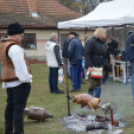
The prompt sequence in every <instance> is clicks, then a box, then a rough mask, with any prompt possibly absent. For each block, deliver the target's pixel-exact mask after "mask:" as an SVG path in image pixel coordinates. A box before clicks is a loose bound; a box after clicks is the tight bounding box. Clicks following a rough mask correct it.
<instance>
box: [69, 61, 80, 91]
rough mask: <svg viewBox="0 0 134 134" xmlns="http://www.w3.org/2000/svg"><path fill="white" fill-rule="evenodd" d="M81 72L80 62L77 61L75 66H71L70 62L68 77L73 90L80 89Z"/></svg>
mask: <svg viewBox="0 0 134 134" xmlns="http://www.w3.org/2000/svg"><path fill="white" fill-rule="evenodd" d="M81 70H82V61H77V65H72V63H71V62H70V76H71V80H72V84H73V89H81Z"/></svg>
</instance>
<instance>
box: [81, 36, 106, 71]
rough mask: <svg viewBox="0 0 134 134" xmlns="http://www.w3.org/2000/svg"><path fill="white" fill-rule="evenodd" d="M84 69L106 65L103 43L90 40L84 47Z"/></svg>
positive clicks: (93, 39)
mask: <svg viewBox="0 0 134 134" xmlns="http://www.w3.org/2000/svg"><path fill="white" fill-rule="evenodd" d="M84 52H85V60H86V69H87V68H88V67H103V66H106V65H108V55H107V47H106V43H105V41H101V40H100V39H97V38H95V37H94V38H92V39H90V40H89V41H88V42H87V43H86V45H85V50H84Z"/></svg>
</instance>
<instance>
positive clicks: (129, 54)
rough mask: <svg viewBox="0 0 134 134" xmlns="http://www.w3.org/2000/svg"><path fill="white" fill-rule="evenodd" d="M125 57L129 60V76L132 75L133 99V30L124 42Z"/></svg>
mask: <svg viewBox="0 0 134 134" xmlns="http://www.w3.org/2000/svg"><path fill="white" fill-rule="evenodd" d="M125 52H126V58H127V60H128V61H130V66H131V77H132V95H133V100H134V32H131V33H130V34H129V36H128V38H127V42H126V48H125Z"/></svg>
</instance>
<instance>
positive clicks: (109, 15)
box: [58, 0, 134, 29]
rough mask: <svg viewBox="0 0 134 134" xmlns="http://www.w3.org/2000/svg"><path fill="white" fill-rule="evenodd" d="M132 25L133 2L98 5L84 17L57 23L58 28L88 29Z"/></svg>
mask: <svg viewBox="0 0 134 134" xmlns="http://www.w3.org/2000/svg"><path fill="white" fill-rule="evenodd" d="M132 23H134V0H113V1H109V2H103V3H101V4H99V5H98V6H97V7H96V8H95V10H94V11H92V12H90V13H89V14H87V15H85V16H84V17H81V18H79V19H74V20H70V21H63V22H59V23H58V28H59V29H64V28H86V27H87V28H88V27H94V26H115V25H124V24H132Z"/></svg>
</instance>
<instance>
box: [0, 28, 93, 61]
mask: <svg viewBox="0 0 134 134" xmlns="http://www.w3.org/2000/svg"><path fill="white" fill-rule="evenodd" d="M6 31H7V30H6V29H0V33H6ZM73 31H75V30H73ZM69 32H70V30H59V45H60V46H61V34H67V33H69ZM75 32H77V33H78V35H79V39H80V40H81V41H82V44H83V45H84V43H85V31H84V30H81V31H80V30H77V31H75ZM25 33H36V45H37V49H36V50H25V52H26V54H27V57H28V58H29V59H38V60H39V61H42V60H45V43H46V42H47V40H48V39H49V38H50V35H51V33H57V34H58V30H56V29H55V30H45V29H25ZM92 34H93V31H87V35H90V36H92Z"/></svg>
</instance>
